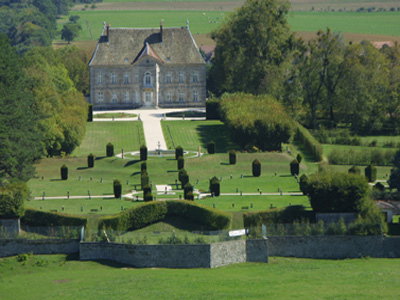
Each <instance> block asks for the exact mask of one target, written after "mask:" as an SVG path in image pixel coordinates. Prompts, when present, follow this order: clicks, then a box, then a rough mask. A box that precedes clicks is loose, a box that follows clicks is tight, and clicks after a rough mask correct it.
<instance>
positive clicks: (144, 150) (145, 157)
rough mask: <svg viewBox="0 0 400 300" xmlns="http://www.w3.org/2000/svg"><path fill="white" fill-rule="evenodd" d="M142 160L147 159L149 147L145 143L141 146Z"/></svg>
mask: <svg viewBox="0 0 400 300" xmlns="http://www.w3.org/2000/svg"><path fill="white" fill-rule="evenodd" d="M140 160H141V161H144V160H147V147H146V146H145V145H142V146H141V147H140Z"/></svg>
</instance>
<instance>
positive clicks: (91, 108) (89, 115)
mask: <svg viewBox="0 0 400 300" xmlns="http://www.w3.org/2000/svg"><path fill="white" fill-rule="evenodd" d="M87 121H88V122H93V104H89V105H88V118H87Z"/></svg>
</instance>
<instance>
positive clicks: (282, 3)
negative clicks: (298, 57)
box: [210, 0, 297, 96]
mask: <svg viewBox="0 0 400 300" xmlns="http://www.w3.org/2000/svg"><path fill="white" fill-rule="evenodd" d="M289 7H290V4H289V2H288V1H287V0H247V1H246V3H245V4H244V5H243V6H242V7H241V8H239V9H238V10H237V11H235V12H234V13H233V14H232V15H231V17H230V19H229V20H228V21H227V22H225V23H224V24H223V25H222V26H221V27H219V28H218V29H217V30H216V31H214V32H213V33H212V35H211V37H212V38H213V39H214V40H215V42H216V48H215V57H214V58H213V61H212V63H213V64H212V67H211V70H210V78H211V81H213V82H214V83H215V86H214V90H212V92H214V93H215V94H216V95H218V96H219V95H221V94H223V93H224V92H230V93H232V92H247V93H252V94H261V93H270V94H275V95H277V94H278V91H279V90H280V88H281V83H282V82H283V78H284V75H285V72H286V67H287V65H288V64H290V61H291V52H292V50H293V49H294V48H295V47H296V44H297V41H296V39H295V37H294V34H293V33H291V32H290V29H289V25H288V23H287V20H286V17H287V14H288V12H289Z"/></svg>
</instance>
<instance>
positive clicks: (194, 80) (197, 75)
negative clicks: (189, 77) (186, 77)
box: [193, 72, 199, 82]
mask: <svg viewBox="0 0 400 300" xmlns="http://www.w3.org/2000/svg"><path fill="white" fill-rule="evenodd" d="M193 82H199V73H197V72H194V73H193Z"/></svg>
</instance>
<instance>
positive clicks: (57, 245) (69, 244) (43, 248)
mask: <svg viewBox="0 0 400 300" xmlns="http://www.w3.org/2000/svg"><path fill="white" fill-rule="evenodd" d="M30 252H32V253H33V254H70V253H77V252H79V240H65V239H54V240H53V239H43V240H27V239H0V257H6V256H12V255H17V254H21V253H30Z"/></svg>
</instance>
